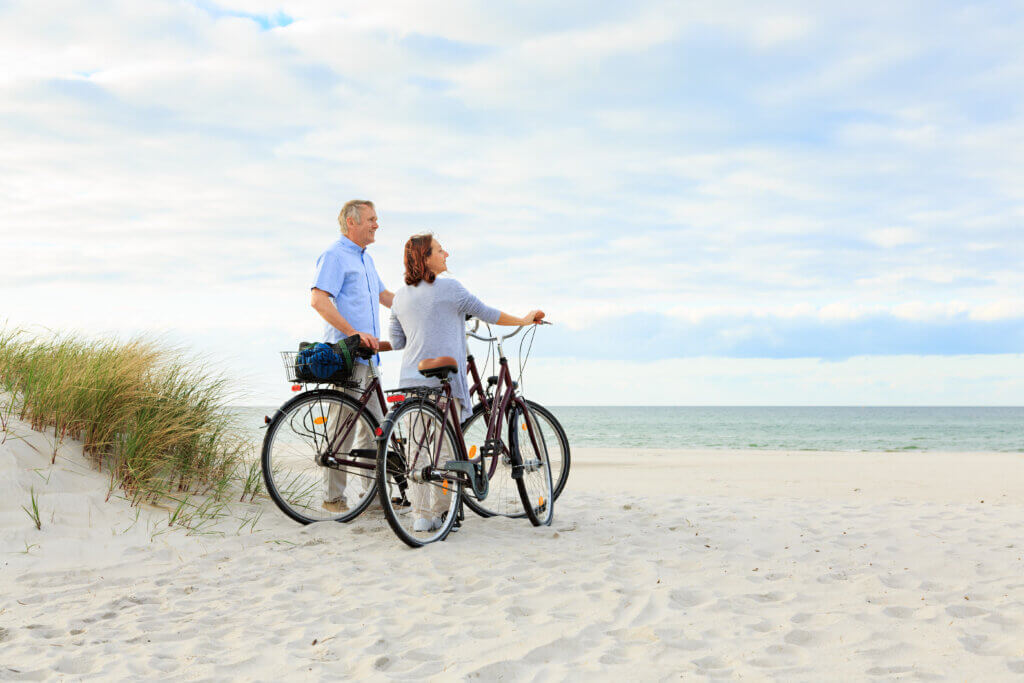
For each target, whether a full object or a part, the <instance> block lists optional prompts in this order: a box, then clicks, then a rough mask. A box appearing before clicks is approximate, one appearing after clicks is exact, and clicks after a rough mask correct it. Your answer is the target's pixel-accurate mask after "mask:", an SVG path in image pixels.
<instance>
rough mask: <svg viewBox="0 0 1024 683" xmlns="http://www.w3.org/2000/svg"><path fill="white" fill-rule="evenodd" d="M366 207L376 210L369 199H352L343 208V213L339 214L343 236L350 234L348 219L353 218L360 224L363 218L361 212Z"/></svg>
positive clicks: (339, 223)
mask: <svg viewBox="0 0 1024 683" xmlns="http://www.w3.org/2000/svg"><path fill="white" fill-rule="evenodd" d="M364 206H368V207H370V208H371V209H372V208H374V206H373V202H371V201H370V200H368V199H352V200H350V201H347V202H345V206H343V207H341V213H339V214H338V225H340V226H341V234H342V235H347V234H348V221H347V220H346V219H348V218H351V219H352V220H354V221H355V222H356V223H358V222H359V220H360V218H361V216H360V215H359V210H360V209H361V208H362V207H364Z"/></svg>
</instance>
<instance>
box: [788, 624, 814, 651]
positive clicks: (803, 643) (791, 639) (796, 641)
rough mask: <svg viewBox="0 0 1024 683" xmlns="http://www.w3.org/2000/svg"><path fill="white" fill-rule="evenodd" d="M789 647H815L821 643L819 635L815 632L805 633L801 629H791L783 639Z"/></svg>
mask: <svg viewBox="0 0 1024 683" xmlns="http://www.w3.org/2000/svg"><path fill="white" fill-rule="evenodd" d="M783 640H785V641H786V642H787V643H789V644H790V645H798V646H800V647H809V646H811V645H817V644H819V643H820V642H821V641H822V637H821V634H820V633H818V632H817V631H805V630H803V629H799V628H798V629H793V630H792V631H790V632H789V633H787V634H786V637H785V638H784V639H783Z"/></svg>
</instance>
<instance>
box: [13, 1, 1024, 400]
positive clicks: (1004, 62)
mask: <svg viewBox="0 0 1024 683" xmlns="http://www.w3.org/2000/svg"><path fill="white" fill-rule="evenodd" d="M1021 35H1024V7H1022V6H1021V4H1020V3H1018V2H979V3H964V2H884V3H881V2H870V3H852V4H850V3H846V4H838V3H826V4H824V5H823V4H822V3H817V2H776V3H770V4H765V3H754V2H729V1H728V0H725V1H721V2H715V3H697V2H661V1H650V2H648V1H643V0H641V1H638V2H632V3H612V2H606V3H595V2H592V1H588V2H585V3H584V2H560V3H538V2H506V3H500V4H496V3H492V2H485V1H482V0H481V1H479V2H474V1H470V0H459V1H455V2H446V3H422V2H416V1H406V2H388V3H362V2H341V1H338V0H331V1H330V2H327V1H322V2H321V1H317V0H298V1H295V2H289V1H283V2H281V1H269V0H268V1H262V0H258V1H254V2H241V1H237V0H223V1H221V2H211V1H208V0H175V1H168V2H161V1H156V0H153V1H150V0H124V1H121V2H117V1H115V2H94V3H79V2H65V3H62V2H45V3H41V2H37V1H28V2H18V1H15V2H11V1H4V0H0V59H2V63H3V65H4V68H3V69H2V70H0V254H2V257H0V259H2V260H0V320H6V321H7V324H8V325H9V326H29V327H31V329H33V330H35V331H36V332H38V333H40V334H44V335H46V334H53V333H60V332H74V333H82V334H86V335H90V336H103V335H116V336H120V337H124V338H127V337H130V336H132V335H136V334H148V335H155V336H159V338H161V339H164V340H166V341H167V342H168V343H171V344H176V345H180V346H182V347H184V348H187V349H189V350H190V353H194V354H196V355H197V356H201V357H203V358H205V359H208V360H210V362H211V363H213V364H214V365H215V366H216V367H218V368H221V369H222V371H223V372H225V373H226V374H228V375H229V376H230V377H232V378H234V380H235V386H237V387H238V390H239V393H240V396H241V398H240V399H239V401H240V402H246V403H252V404H274V403H277V402H279V401H280V400H282V399H283V398H284V397H286V396H287V395H288V385H287V383H286V382H285V381H284V374H283V369H282V368H281V365H280V360H279V357H278V352H279V351H283V350H288V349H293V348H295V346H296V344H297V342H298V341H301V340H313V339H317V338H318V337H319V335H320V334H321V324H320V322H319V319H318V318H317V315H316V313H315V312H314V311H313V310H312V309H311V308H310V306H309V286H310V284H311V280H312V277H313V273H314V267H315V262H316V259H317V256H318V255H319V254H320V253H321V252H322V251H323V250H324V249H326V248H327V247H328V246H329V245H330V244H331V243H332V242H333V241H334V240H335V239H337V236H338V226H337V222H336V216H337V213H338V210H339V209H340V208H341V206H342V204H344V202H345V201H347V200H348V199H352V198H365V199H371V200H373V201H374V202H375V203H376V206H377V213H378V216H379V218H380V230H379V231H378V233H377V242H376V244H374V245H372V246H371V247H370V250H371V253H372V255H373V256H374V259H375V260H376V262H377V265H378V269H379V271H380V274H381V276H382V278H383V280H384V282H385V283H386V284H387V285H388V286H389V288H390V289H392V290H394V289H397V288H398V287H399V286H401V284H402V281H401V280H402V264H401V248H402V245H403V244H404V242H405V240H406V239H407V238H408V237H409V236H410V235H411V234H414V233H417V232H422V231H432V232H434V233H435V234H436V236H437V238H438V239H439V241H440V242H441V243H442V244H443V245H444V247H445V249H446V250H447V251H448V252H450V254H451V256H450V257H449V260H448V265H449V269H450V274H451V276H453V277H456V278H457V279H459V280H460V281H461V282H462V283H463V284H464V285H466V287H467V288H468V289H469V290H470V291H472V292H474V293H475V294H477V295H478V296H479V297H480V298H481V299H482V300H483V301H484V302H486V303H488V304H490V305H493V306H495V307H498V308H500V309H502V310H505V311H508V312H510V313H513V314H516V315H522V314H524V313H525V312H526V311H527V310H530V309H533V308H541V309H543V310H545V311H546V312H547V314H548V319H549V320H551V321H552V322H554V323H555V324H554V325H552V326H550V327H544V328H541V329H540V330H538V332H537V334H536V337H535V339H534V343H533V346H532V350H531V353H530V356H529V363H528V364H527V367H526V371H525V375H524V383H525V386H526V387H527V393H528V394H529V395H530V396H532V397H534V398H536V399H537V400H539V401H541V402H544V403H549V404H552V405H591V404H605V405H621V404H629V405H1024V275H1022V269H1021V263H1022V259H1024V236H1022V225H1024V165H1022V163H1021V159H1024V87H1022V86H1024V41H1021V40H1020V36H1021ZM385 313H386V312H385ZM385 319H386V315H385ZM507 350H508V351H509V352H511V353H516V354H517V353H518V351H519V347H518V345H517V344H514V345H510V346H509V348H508V349H507ZM397 367H398V361H397V358H395V357H391V358H388V357H387V356H385V357H384V361H383V363H382V369H383V372H384V376H385V383H386V384H387V385H388V386H394V384H395V381H396V380H397Z"/></svg>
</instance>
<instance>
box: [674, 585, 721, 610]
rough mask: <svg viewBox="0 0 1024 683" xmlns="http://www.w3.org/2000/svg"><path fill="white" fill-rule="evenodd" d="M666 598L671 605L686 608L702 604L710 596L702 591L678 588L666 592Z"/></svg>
mask: <svg viewBox="0 0 1024 683" xmlns="http://www.w3.org/2000/svg"><path fill="white" fill-rule="evenodd" d="M668 599H669V601H670V602H671V603H672V604H673V606H676V607H682V608H688V607H696V606H697V605H703V604H704V603H706V602H708V601H710V600H711V596H710V595H708V594H707V593H705V592H703V591H694V590H688V589H686V588H678V589H676V590H674V591H672V592H670V593H669V594H668Z"/></svg>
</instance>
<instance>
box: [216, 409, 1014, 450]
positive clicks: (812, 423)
mask: <svg viewBox="0 0 1024 683" xmlns="http://www.w3.org/2000/svg"><path fill="white" fill-rule="evenodd" d="M548 409H549V410H550V411H551V412H552V413H553V414H554V415H555V417H556V418H557V419H558V421H559V422H560V423H561V424H562V426H563V428H564V429H565V431H566V434H567V435H568V437H569V443H570V445H571V446H587V447H603V448H624V447H625V448H673V449H716V448H720V449H729V450H736V449H741V450H797V451H892V452H901V451H910V452H913V451H961V452H963V451H995V452H1021V453H1024V407H1013V408H1009V407H1007V408H1002V407H1000V408H993V407H985V408H971V407H962V408H957V407H934V408H929V407H774V406H773V407H713V406H708V407H667V406H658V407H638V406H629V407H614V406H600V407H592V406H548ZM235 410H237V411H238V413H239V417H240V418H241V421H242V424H243V425H244V426H245V427H246V428H247V429H249V430H251V432H252V434H253V436H254V438H257V439H259V440H262V438H263V431H262V429H261V428H262V426H263V416H264V415H273V413H274V410H275V408H273V407H256V408H253V407H246V408H236V409H235Z"/></svg>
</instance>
